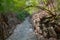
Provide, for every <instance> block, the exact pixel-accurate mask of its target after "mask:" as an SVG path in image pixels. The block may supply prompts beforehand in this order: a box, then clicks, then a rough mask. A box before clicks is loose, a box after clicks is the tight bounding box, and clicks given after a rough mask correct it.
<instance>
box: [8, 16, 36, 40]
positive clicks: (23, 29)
mask: <svg viewBox="0 0 60 40" xmlns="http://www.w3.org/2000/svg"><path fill="white" fill-rule="evenodd" d="M7 40H36V38H35V35H34V33H33V29H32V25H31V24H30V22H29V17H27V18H26V19H25V21H24V22H23V23H21V24H18V25H17V27H16V29H15V30H14V33H13V34H12V35H11V36H10V37H9V38H8V39H7Z"/></svg>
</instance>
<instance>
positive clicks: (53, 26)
mask: <svg viewBox="0 0 60 40" xmlns="http://www.w3.org/2000/svg"><path fill="white" fill-rule="evenodd" d="M58 20H60V19H59V18H58ZM56 22H58V21H57V20H55V18H54V17H53V16H52V15H50V14H49V13H48V12H47V11H45V10H41V11H39V12H37V13H34V14H33V15H32V16H31V23H32V25H33V28H34V32H35V33H36V35H37V39H38V40H45V39H46V38H47V39H46V40H57V38H58V37H57V36H58V34H57V32H58V31H60V30H59V29H60V27H59V26H60V24H59V23H60V22H58V23H56ZM58 33H60V32H58Z"/></svg>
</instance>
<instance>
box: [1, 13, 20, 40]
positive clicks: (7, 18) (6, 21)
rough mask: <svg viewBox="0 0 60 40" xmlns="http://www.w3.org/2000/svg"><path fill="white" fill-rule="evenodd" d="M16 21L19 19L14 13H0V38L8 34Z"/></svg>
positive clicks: (3, 38) (2, 38) (3, 39)
mask: <svg viewBox="0 0 60 40" xmlns="http://www.w3.org/2000/svg"><path fill="white" fill-rule="evenodd" d="M18 23H20V21H19V20H18V19H17V18H16V15H15V14H14V13H11V12H10V13H7V14H5V15H3V14H0V39H1V40H5V39H6V38H7V37H8V36H10V35H11V34H12V33H13V30H14V29H15V26H16V24H18Z"/></svg>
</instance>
